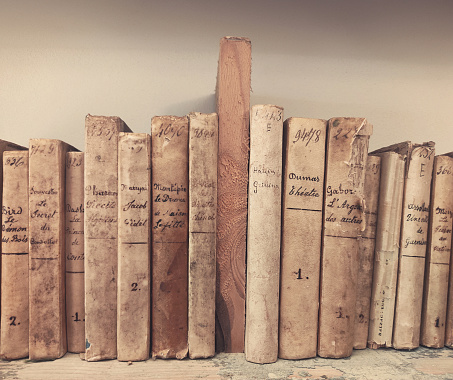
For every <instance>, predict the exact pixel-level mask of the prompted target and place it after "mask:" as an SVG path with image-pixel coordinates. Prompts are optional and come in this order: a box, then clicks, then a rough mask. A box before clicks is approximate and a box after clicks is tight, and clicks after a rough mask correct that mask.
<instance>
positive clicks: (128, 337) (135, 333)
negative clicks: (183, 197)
mask: <svg viewBox="0 0 453 380" xmlns="http://www.w3.org/2000/svg"><path fill="white" fill-rule="evenodd" d="M150 182H151V136H150V135H149V134H147V133H123V132H120V134H119V137H118V206H119V207H118V326H117V339H118V346H117V349H118V360H121V361H138V360H146V359H148V357H149V352H150V321H151V268H150V265H151V258H150V248H151V230H150V225H151V224H150V219H151V214H150V212H151V199H150V196H151V188H150V187H151V183H150Z"/></svg>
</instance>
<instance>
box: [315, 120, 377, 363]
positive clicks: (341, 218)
mask: <svg viewBox="0 0 453 380" xmlns="http://www.w3.org/2000/svg"><path fill="white" fill-rule="evenodd" d="M372 130H373V127H372V125H371V124H369V123H368V122H367V120H366V119H364V118H334V119H330V120H329V124H328V132H327V150H326V176H325V193H324V227H323V248H322V254H321V279H320V305H319V333H318V355H319V356H321V357H329V358H343V357H347V356H350V355H351V354H352V349H353V342H354V320H355V318H354V316H355V307H356V296H357V274H358V264H359V260H358V250H359V236H360V234H361V232H362V231H363V226H364V222H363V218H364V214H363V199H364V192H363V189H364V182H365V167H366V160H367V153H368V142H369V137H370V135H371V134H372Z"/></svg>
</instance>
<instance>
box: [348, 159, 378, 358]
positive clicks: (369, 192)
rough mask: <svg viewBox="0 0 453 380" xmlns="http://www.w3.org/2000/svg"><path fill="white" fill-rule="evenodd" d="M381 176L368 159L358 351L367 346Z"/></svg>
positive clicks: (356, 334)
mask: <svg viewBox="0 0 453 380" xmlns="http://www.w3.org/2000/svg"><path fill="white" fill-rule="evenodd" d="M380 174H381V158H380V157H379V156H368V158H367V163H366V172H365V185H364V202H363V213H364V217H365V218H364V228H365V229H364V230H363V231H362V232H361V236H360V239H359V272H358V276H357V300H356V312H355V328H354V349H356V350H361V349H364V348H366V347H367V342H368V328H369V320H370V301H371V286H372V280H373V264H374V248H375V241H376V221H377V208H378V199H379V179H380Z"/></svg>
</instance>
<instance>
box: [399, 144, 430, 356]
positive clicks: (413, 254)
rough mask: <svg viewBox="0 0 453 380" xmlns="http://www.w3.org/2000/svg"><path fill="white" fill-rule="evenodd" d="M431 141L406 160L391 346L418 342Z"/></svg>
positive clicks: (426, 230)
mask: <svg viewBox="0 0 453 380" xmlns="http://www.w3.org/2000/svg"><path fill="white" fill-rule="evenodd" d="M433 161H434V144H433V143H432V144H423V145H416V146H414V147H413V148H412V149H411V150H410V152H409V154H408V158H407V161H406V178H405V185H404V198H403V215H402V225H401V238H400V251H399V266H398V284H397V289H396V305H395V320H394V325H393V347H394V348H396V349H414V348H416V347H418V346H419V344H420V322H421V314H422V300H423V277H424V272H425V255H426V248H427V239H428V220H429V203H430V188H431V177H432V170H433Z"/></svg>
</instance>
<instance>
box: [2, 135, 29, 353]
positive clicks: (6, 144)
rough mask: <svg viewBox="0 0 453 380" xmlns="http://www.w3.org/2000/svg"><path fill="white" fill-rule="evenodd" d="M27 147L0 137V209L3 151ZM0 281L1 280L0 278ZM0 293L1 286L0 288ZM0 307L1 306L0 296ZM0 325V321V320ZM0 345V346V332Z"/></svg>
mask: <svg viewBox="0 0 453 380" xmlns="http://www.w3.org/2000/svg"><path fill="white" fill-rule="evenodd" d="M26 149H27V148H25V147H23V146H20V145H17V144H14V143H12V142H9V141H5V140H1V139H0V209H1V207H2V199H3V197H2V193H3V185H2V184H3V161H2V160H3V152H5V151H8V150H26ZM2 236H3V231H0V241H1V240H2ZM1 252H2V245H1V244H0V255H1ZM0 278H1V260H0ZM0 281H1V280H0ZM0 293H1V288H0ZM0 307H1V296H0ZM0 326H1V321H0ZM0 347H1V334H0Z"/></svg>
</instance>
